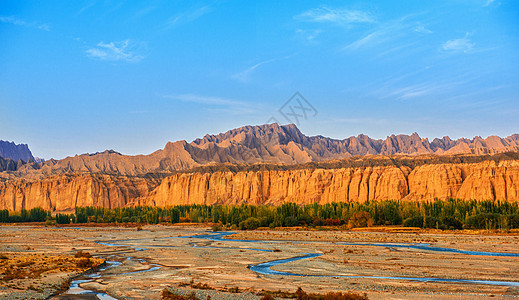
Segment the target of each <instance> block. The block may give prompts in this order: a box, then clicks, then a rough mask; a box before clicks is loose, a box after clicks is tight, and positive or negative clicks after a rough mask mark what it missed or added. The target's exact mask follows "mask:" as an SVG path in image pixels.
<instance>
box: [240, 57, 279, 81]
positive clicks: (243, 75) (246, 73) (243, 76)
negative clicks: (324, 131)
mask: <svg viewBox="0 0 519 300" xmlns="http://www.w3.org/2000/svg"><path fill="white" fill-rule="evenodd" d="M275 61H276V59H268V60H265V61H262V62H259V63H257V64H255V65H253V66H251V67H249V68H247V69H245V70H243V71H241V72H239V73H236V74H234V75H232V76H231V78H232V79H236V80H238V81H241V82H249V81H250V75H251V74H252V72H254V70H256V69H257V68H259V67H261V66H262V65H266V64H269V63H272V62H275Z"/></svg>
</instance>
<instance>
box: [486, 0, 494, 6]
mask: <svg viewBox="0 0 519 300" xmlns="http://www.w3.org/2000/svg"><path fill="white" fill-rule="evenodd" d="M495 1H496V0H487V1H486V2H485V4H483V7H486V6H490V5H491V4H492V3H494V2H495Z"/></svg>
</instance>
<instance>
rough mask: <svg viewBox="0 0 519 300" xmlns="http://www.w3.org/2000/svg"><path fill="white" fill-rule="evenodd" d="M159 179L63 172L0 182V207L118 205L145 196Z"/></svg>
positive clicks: (11, 208)
mask: <svg viewBox="0 0 519 300" xmlns="http://www.w3.org/2000/svg"><path fill="white" fill-rule="evenodd" d="M159 183H160V180H159V179H153V178H146V179H144V178H136V177H133V178H132V177H126V176H110V175H99V174H67V175H58V176H54V177H48V178H45V179H42V180H36V181H27V180H23V179H22V180H16V181H7V182H0V209H8V210H11V211H13V210H16V211H19V210H21V209H31V208H34V207H42V208H44V209H46V210H50V211H66V210H73V209H74V208H75V207H76V206H101V207H106V208H114V207H122V206H125V205H126V204H127V203H129V202H130V201H132V200H134V199H135V198H137V197H141V196H145V195H147V194H148V193H149V191H150V190H151V189H152V188H154V187H156V186H157V185H158V184H159Z"/></svg>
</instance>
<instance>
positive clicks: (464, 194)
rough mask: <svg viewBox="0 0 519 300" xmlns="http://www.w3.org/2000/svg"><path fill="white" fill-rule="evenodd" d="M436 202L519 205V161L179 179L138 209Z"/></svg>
mask: <svg viewBox="0 0 519 300" xmlns="http://www.w3.org/2000/svg"><path fill="white" fill-rule="evenodd" d="M434 198H440V199H449V198H459V199H467V200H470V199H476V200H503V201H519V161H502V162H499V163H496V162H494V161H485V162H482V163H477V164H437V165H423V166H419V167H416V168H415V169H414V170H411V169H410V168H408V167H400V168H397V167H394V166H389V167H366V168H342V169H332V170H323V169H304V170H289V171H258V172H238V173H231V172H215V173H205V174H200V173H192V174H177V175H174V176H171V177H168V178H165V179H164V180H163V182H162V183H161V184H160V186H158V187H157V188H156V189H155V190H154V191H152V192H151V193H150V194H149V195H148V196H146V197H142V198H139V199H137V200H136V202H135V204H138V205H157V206H169V205H177V204H230V203H251V204H274V205H278V204H281V203H284V202H296V203H299V204H308V203H329V202H339V201H360V202H363V201H366V200H377V201H378V200H388V199H395V200H400V199H403V200H415V201H416V200H418V201H423V200H433V199H434Z"/></svg>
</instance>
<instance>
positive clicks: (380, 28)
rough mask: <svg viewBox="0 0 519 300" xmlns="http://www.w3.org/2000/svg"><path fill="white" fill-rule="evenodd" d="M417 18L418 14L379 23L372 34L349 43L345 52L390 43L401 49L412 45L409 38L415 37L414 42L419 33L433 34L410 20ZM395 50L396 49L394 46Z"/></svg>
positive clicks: (344, 48)
mask: <svg viewBox="0 0 519 300" xmlns="http://www.w3.org/2000/svg"><path fill="white" fill-rule="evenodd" d="M415 16H416V14H411V15H406V16H403V17H401V18H398V19H395V20H390V21H386V22H383V23H378V24H377V26H376V27H375V28H373V29H372V30H371V32H369V33H367V34H365V35H364V36H362V37H360V38H359V39H357V40H355V41H353V42H351V43H349V44H348V45H346V46H345V47H343V50H357V49H360V48H365V47H373V46H378V45H380V44H386V43H388V42H395V44H396V47H398V48H400V49H401V48H402V46H403V45H406V44H407V45H410V44H412V43H409V41H408V38H410V37H413V40H416V34H417V33H421V34H430V33H432V31H431V30H429V29H427V28H426V27H425V26H424V25H422V24H420V23H418V24H417V22H414V21H410V20H409V19H412V18H413V17H415ZM413 35H414V36H413ZM399 42H400V43H399ZM393 48H395V47H394V45H393Z"/></svg>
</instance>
